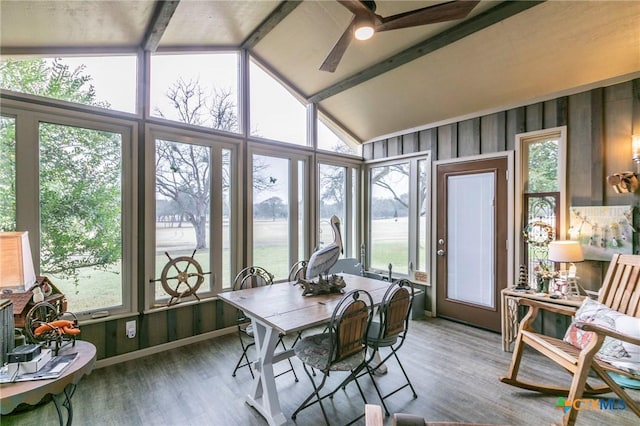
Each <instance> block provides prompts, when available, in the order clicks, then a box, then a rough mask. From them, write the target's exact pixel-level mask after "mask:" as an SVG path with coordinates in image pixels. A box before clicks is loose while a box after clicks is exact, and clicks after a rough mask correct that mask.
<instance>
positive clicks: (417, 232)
mask: <svg viewBox="0 0 640 426" xmlns="http://www.w3.org/2000/svg"><path fill="white" fill-rule="evenodd" d="M429 175H430V162H429V161H428V157H424V156H423V157H415V158H407V159H402V160H394V161H390V162H385V163H383V164H380V165H377V164H374V165H371V166H370V167H369V168H368V172H367V178H368V187H369V207H368V229H369V232H368V245H367V249H368V252H367V256H368V267H369V268H370V269H372V270H375V271H381V272H383V271H387V270H388V267H389V264H391V265H392V268H393V273H394V274H396V273H397V274H400V275H409V276H410V275H411V274H413V272H415V271H416V270H425V269H426V265H427V264H428V263H427V260H426V259H427V257H428V255H429V253H428V247H427V241H428V225H427V224H428V223H429V214H430V212H429V209H428V206H429V202H428V200H429V199H430V189H429V188H430V184H429V182H430V180H429Z"/></svg>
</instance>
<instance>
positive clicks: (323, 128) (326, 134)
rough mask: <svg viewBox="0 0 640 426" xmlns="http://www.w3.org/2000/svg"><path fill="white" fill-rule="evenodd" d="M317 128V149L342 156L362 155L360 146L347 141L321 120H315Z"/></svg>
mask: <svg viewBox="0 0 640 426" xmlns="http://www.w3.org/2000/svg"><path fill="white" fill-rule="evenodd" d="M316 123H317V124H316V125H317V128H318V149H322V150H324V151H331V152H339V153H342V154H351V155H358V156H360V155H362V145H359V144H355V143H354V142H351V141H349V140H348V139H347V138H346V137H344V136H340V135H339V133H338V132H336V131H334V130H332V129H331V128H330V127H329V126H327V125H326V124H325V122H324V121H323V120H321V119H320V118H318V120H316Z"/></svg>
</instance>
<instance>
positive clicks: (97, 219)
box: [0, 58, 122, 278]
mask: <svg viewBox="0 0 640 426" xmlns="http://www.w3.org/2000/svg"><path fill="white" fill-rule="evenodd" d="M0 79H1V82H0V86H1V87H3V88H4V89H9V90H14V91H18V92H24V93H30V94H34V95H39V96H45V97H49V98H56V99H62V100H66V101H71V102H76V103H82V104H86V105H93V106H98V107H102V108H108V107H109V104H108V103H107V102H101V101H99V100H98V99H96V94H95V89H94V87H93V85H92V84H91V77H90V76H88V75H86V74H85V67H84V66H80V67H77V68H75V69H73V70H72V69H70V68H69V66H68V65H64V64H63V63H62V62H61V61H60V60H59V59H56V60H54V61H53V62H52V63H47V61H45V60H44V59H40V58H38V59H29V60H20V61H14V60H5V61H2V62H1V63H0ZM14 135H15V122H14V121H13V120H3V123H2V133H0V137H1V138H2V142H1V143H0V146H1V147H2V148H0V149H2V150H3V154H4V151H5V150H6V147H7V146H9V144H12V143H13V140H14ZM39 137H40V179H39V184H40V218H41V219H40V221H41V229H40V239H41V247H40V258H41V259H40V260H41V265H40V266H41V269H42V271H43V272H47V273H61V274H62V275H63V276H70V277H75V278H77V274H78V268H81V267H86V266H94V267H102V268H105V267H107V266H108V265H111V264H114V263H116V262H118V261H119V260H120V258H121V235H120V229H121V227H120V219H121V216H120V212H121V209H120V205H121V200H120V173H121V169H122V167H121V163H120V161H121V159H120V156H121V154H120V151H121V143H120V137H119V135H117V134H113V133H109V132H101V131H96V130H91V129H85V128H79V127H70V126H63V125H56V124H49V123H42V124H41V125H40V134H39ZM9 150H10V151H13V155H14V156H15V149H12V148H9ZM3 157H4V156H3ZM13 161H14V162H15V159H13ZM0 163H2V164H3V166H1V167H0V169H1V171H0V173H1V174H2V175H3V176H4V175H5V174H6V173H7V170H9V172H11V169H12V167H15V165H12V164H11V162H8V163H6V164H9V166H8V167H7V166H5V162H4V160H0ZM13 164H15V163H13ZM13 179H15V177H13ZM13 182H14V183H13V187H12V188H11V187H10V188H9V189H7V188H6V187H5V186H4V185H3V186H0V188H1V189H0V192H2V196H3V197H4V196H5V192H7V191H9V192H11V191H13V194H15V180H14V181H13ZM9 214H13V215H14V214H15V208H14V209H12V211H11V212H9ZM0 215H2V219H0V222H2V226H3V227H5V226H6V223H7V220H6V217H7V212H6V211H5V210H3V211H2V212H0ZM14 226H15V224H14Z"/></svg>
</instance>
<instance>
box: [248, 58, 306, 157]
mask: <svg viewBox="0 0 640 426" xmlns="http://www.w3.org/2000/svg"><path fill="white" fill-rule="evenodd" d="M249 76H250V83H249V86H250V87H251V90H250V92H251V102H250V111H251V112H250V114H249V116H250V117H251V130H250V132H251V136H257V137H261V138H267V139H273V140H278V141H282V142H289V143H293V144H296V145H307V109H306V108H305V106H304V105H303V104H302V103H300V101H298V100H297V99H296V98H295V97H294V96H293V95H292V94H291V93H290V92H289V91H287V89H286V88H285V87H284V86H282V85H281V84H280V83H279V82H278V81H276V80H275V79H274V78H273V77H271V76H270V75H269V74H267V73H266V72H265V71H264V70H263V69H262V68H260V67H259V66H258V65H257V64H256V63H255V62H254V61H251V62H250V67H249Z"/></svg>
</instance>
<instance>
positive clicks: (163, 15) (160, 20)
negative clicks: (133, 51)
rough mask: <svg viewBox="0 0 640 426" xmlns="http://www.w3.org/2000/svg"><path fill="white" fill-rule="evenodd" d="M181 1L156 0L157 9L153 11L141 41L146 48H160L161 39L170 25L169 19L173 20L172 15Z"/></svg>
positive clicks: (153, 50)
mask: <svg viewBox="0 0 640 426" xmlns="http://www.w3.org/2000/svg"><path fill="white" fill-rule="evenodd" d="M179 3H180V0H173V1H164V0H163V1H158V2H156V9H155V10H154V11H153V17H152V18H151V22H149V26H148V27H147V31H146V33H145V35H144V40H143V41H142V43H141V44H142V48H143V49H144V50H146V51H147V52H155V51H156V50H157V49H158V45H159V44H160V40H161V39H162V36H163V35H164V32H165V30H166V29H167V27H168V26H169V21H171V17H172V16H173V13H174V12H175V11H176V8H177V7H178V4H179Z"/></svg>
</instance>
